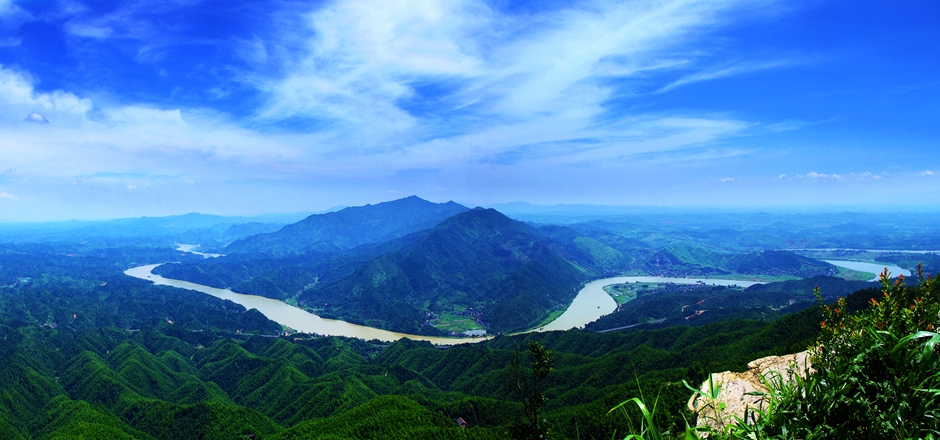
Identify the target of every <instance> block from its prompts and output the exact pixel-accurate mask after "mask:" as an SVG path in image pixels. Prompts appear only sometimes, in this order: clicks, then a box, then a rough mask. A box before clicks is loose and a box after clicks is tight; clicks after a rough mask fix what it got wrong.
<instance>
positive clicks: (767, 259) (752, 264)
mask: <svg viewBox="0 0 940 440" xmlns="http://www.w3.org/2000/svg"><path fill="white" fill-rule="evenodd" d="M644 266H645V269H646V271H647V272H648V273H650V274H653V275H665V276H672V275H679V276H685V275H699V276H701V275H722V274H729V273H738V274H747V275H788V276H794V277H799V278H805V277H813V276H817V275H830V276H831V275H835V274H836V273H838V269H837V268H836V267H835V266H833V265H831V264H829V263H826V262H824V261H820V260H816V259H813V258H808V257H803V256H800V255H797V254H794V253H793V252H789V251H761V252H748V253H743V254H731V253H724V252H718V251H715V250H712V249H707V248H703V247H680V246H667V247H666V248H663V249H661V250H659V251H658V252H656V253H654V254H653V255H651V256H650V257H649V258H648V259H647V260H646V262H645V264H644Z"/></svg>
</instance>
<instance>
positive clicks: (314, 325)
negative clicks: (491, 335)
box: [124, 264, 487, 345]
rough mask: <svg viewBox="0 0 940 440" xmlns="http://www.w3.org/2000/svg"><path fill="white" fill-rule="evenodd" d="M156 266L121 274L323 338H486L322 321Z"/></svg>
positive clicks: (459, 341) (284, 305) (456, 341)
mask: <svg viewBox="0 0 940 440" xmlns="http://www.w3.org/2000/svg"><path fill="white" fill-rule="evenodd" d="M157 266H159V264H150V265H147V266H138V267H134V268H131V269H128V270H126V271H124V274H125V275H129V276H132V277H134V278H140V279H142V280H147V281H152V282H153V283H154V284H156V285H158V286H172V287H179V288H181V289H189V290H195V291H197V292H202V293H205V294H208V295H212V296H214V297H216V298H222V299H227V300H229V301H232V302H234V303H236V304H240V305H242V306H244V307H245V308H246V309H257V310H258V311H259V312H261V313H262V314H263V315H264V316H266V317H267V318H268V319H270V320H272V321H274V322H277V323H278V324H281V325H286V326H288V327H290V328H292V329H295V330H297V331H301V332H304V333H316V334H320V335H327V336H348V337H351V338H360V339H365V340H367V341H368V340H372V339H378V340H380V341H385V342H391V341H397V340H399V339H401V338H408V339H412V340H415V341H428V342H431V343H433V344H438V345H453V344H463V343H467V342H480V341H483V340H486V339H487V338H442V337H434V336H422V335H409V334H406V333H397V332H392V331H388V330H382V329H377V328H373V327H367V326H364V325H358V324H352V323H349V322H345V321H340V320H336V319H326V318H321V317H319V316H317V315H314V314H312V313H310V312H307V311H306V310H303V309H300V308H297V307H294V306H292V305H290V304H287V303H285V302H282V301H278V300H276V299H271V298H265V297H263V296H256V295H245V294H242V293H235V292H232V291H231V290H229V289H219V288H215V287H209V286H204V285H202V284H196V283H190V282H189V281H182V280H174V279H171V278H164V277H162V276H160V275H157V274H154V273H152V271H153V269H154V268H155V267H157Z"/></svg>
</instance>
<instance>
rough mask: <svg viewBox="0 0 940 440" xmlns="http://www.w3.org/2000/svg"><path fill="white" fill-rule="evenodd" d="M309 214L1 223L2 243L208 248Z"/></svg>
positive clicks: (173, 216) (205, 215)
mask: <svg viewBox="0 0 940 440" xmlns="http://www.w3.org/2000/svg"><path fill="white" fill-rule="evenodd" d="M307 215H309V214H302V213H294V214H265V215H260V216H252V217H225V216H220V215H210V214H199V213H195V212H191V213H189V214H183V215H171V216H166V217H134V218H122V219H116V220H105V221H76V220H73V221H67V222H47V223H8V224H0V242H12V241H29V242H78V241H91V242H109V243H113V242H122V241H123V240H128V239H130V240H133V241H135V242H151V243H159V244H172V243H173V242H174V241H175V242H180V243H193V244H202V245H204V247H211V246H219V245H221V244H227V243H230V242H232V241H233V240H235V239H237V238H243V237H245V236H247V235H252V234H257V233H260V232H269V231H272V230H276V229H279V228H280V227H282V226H283V225H285V224H289V223H293V222H296V221H297V220H299V219H302V218H304V217H306V216H307Z"/></svg>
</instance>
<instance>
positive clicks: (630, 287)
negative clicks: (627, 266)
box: [604, 283, 657, 304]
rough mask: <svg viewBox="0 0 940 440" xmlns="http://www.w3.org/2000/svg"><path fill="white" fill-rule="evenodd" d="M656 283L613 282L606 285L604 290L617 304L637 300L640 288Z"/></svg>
mask: <svg viewBox="0 0 940 440" xmlns="http://www.w3.org/2000/svg"><path fill="white" fill-rule="evenodd" d="M655 284H657V283H626V284H612V285H610V286H604V291H605V292H607V294H608V295H610V296H611V298H613V299H614V301H617V304H623V303H625V302H629V301H633V300H635V299H636V297H637V291H639V290H640V289H646V288H649V286H652V285H655Z"/></svg>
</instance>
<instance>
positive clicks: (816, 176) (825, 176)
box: [796, 171, 842, 179]
mask: <svg viewBox="0 0 940 440" xmlns="http://www.w3.org/2000/svg"><path fill="white" fill-rule="evenodd" d="M796 177H807V178H810V179H841V178H842V175H841V174H835V173H833V174H824V173H817V172H815V171H810V172H809V173H806V174H797V175H796Z"/></svg>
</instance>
